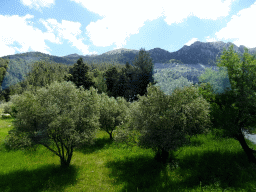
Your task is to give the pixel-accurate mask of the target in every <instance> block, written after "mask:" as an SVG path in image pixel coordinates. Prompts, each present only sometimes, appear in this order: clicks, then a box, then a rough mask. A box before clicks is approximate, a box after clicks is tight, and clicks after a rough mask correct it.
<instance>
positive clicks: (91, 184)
mask: <svg viewBox="0 0 256 192" xmlns="http://www.w3.org/2000/svg"><path fill="white" fill-rule="evenodd" d="M12 121H13V119H8V120H2V119H0V157H1V158H0V191H1V192H2V191H72V192H73V191H108V192H109V191H110V192H111V191H124V192H125V191H147V192H148V191H149V192H150V191H152V192H153V191H154V192H156V191H165V192H166V191H224V190H225V191H246V192H247V191H256V171H255V170H256V166H255V165H252V164H249V163H248V161H247V157H246V155H245V153H244V152H243V150H242V149H241V146H240V144H239V143H238V141H235V140H234V139H218V140H217V139H214V137H213V136H212V135H211V134H209V135H206V136H205V135H199V136H198V137H197V138H196V137H193V138H192V139H191V141H192V144H191V146H186V147H183V148H181V149H180V150H178V151H177V152H175V155H176V156H177V160H176V161H175V162H173V163H170V164H168V165H166V166H163V165H161V164H159V163H157V162H156V161H155V160H154V153H153V151H152V150H151V149H141V148H139V147H136V146H134V147H131V146H127V145H125V144H122V145H121V144H119V145H118V144H116V143H114V142H111V141H109V136H108V134H106V133H104V132H99V134H98V135H97V139H96V142H95V145H93V146H91V147H86V148H83V149H77V150H76V151H75V152H74V155H73V158H72V160H71V165H70V167H69V168H68V169H67V170H61V169H60V168H59V167H60V162H59V158H58V157H57V156H56V155H53V154H52V153H51V152H50V151H48V150H47V149H45V148H44V147H38V148H37V150H36V151H33V150H17V151H7V150H6V149H5V148H4V145H3V140H4V138H5V136H6V135H7V134H8V131H9V130H10V129H11V128H12ZM248 144H249V145H250V146H251V147H252V146H254V147H255V145H254V144H253V143H251V142H249V141H248Z"/></svg>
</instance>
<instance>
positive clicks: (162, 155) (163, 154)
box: [155, 149, 169, 164]
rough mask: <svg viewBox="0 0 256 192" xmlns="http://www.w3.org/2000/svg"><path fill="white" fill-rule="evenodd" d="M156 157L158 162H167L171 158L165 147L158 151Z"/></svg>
mask: <svg viewBox="0 0 256 192" xmlns="http://www.w3.org/2000/svg"><path fill="white" fill-rule="evenodd" d="M155 159H156V160H157V161H158V162H161V163H163V164H166V163H167V161H168V159H169V152H168V151H166V150H164V149H158V150H157V153H156V155H155Z"/></svg>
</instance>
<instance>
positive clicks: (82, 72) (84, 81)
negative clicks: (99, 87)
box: [65, 58, 95, 89]
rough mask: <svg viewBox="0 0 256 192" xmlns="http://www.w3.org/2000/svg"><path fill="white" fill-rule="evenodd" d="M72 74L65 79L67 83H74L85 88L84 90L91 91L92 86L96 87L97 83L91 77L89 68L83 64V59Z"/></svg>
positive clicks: (72, 70)
mask: <svg viewBox="0 0 256 192" xmlns="http://www.w3.org/2000/svg"><path fill="white" fill-rule="evenodd" d="M70 72H71V73H70V74H69V75H67V76H66V77H65V80H66V81H72V82H73V83H75V85H76V86H77V87H80V86H83V88H84V89H89V88H90V87H91V86H93V87H94V85H95V83H94V82H93V81H92V78H91V77H90V76H89V66H88V65H87V64H85V63H84V62H83V59H82V58H80V59H78V60H77V63H76V64H74V67H73V68H71V70H70Z"/></svg>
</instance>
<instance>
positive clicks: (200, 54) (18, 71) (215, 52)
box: [2, 41, 256, 88]
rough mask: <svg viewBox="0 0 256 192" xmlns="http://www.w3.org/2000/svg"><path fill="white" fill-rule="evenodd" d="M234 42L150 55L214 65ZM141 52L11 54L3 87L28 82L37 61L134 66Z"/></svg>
mask: <svg viewBox="0 0 256 192" xmlns="http://www.w3.org/2000/svg"><path fill="white" fill-rule="evenodd" d="M231 44H232V43H230V42H229V43H224V42H222V41H218V42H200V41H196V42H194V43H193V44H191V45H190V46H187V45H184V46H183V47H182V48H181V49H179V50H178V51H175V52H169V51H166V50H164V49H161V48H154V49H150V50H148V51H147V52H148V53H149V54H150V56H151V57H152V59H153V63H155V64H157V63H168V62H169V60H170V59H176V60H180V61H181V62H183V63H184V64H198V63H200V64H204V65H206V64H211V65H216V64H215V62H216V58H217V57H218V56H220V55H221V53H222V51H223V49H224V48H226V49H228V47H229V46H230V45H231ZM244 47H245V46H243V45H241V46H239V47H238V46H236V45H234V50H235V51H236V52H237V53H239V54H242V53H243V52H244ZM138 53H139V50H135V49H125V48H121V49H115V50H112V51H108V52H106V53H103V54H101V55H85V56H83V55H78V54H70V55H66V56H63V57H58V56H53V55H49V54H44V53H40V52H27V53H22V54H15V55H8V56H4V57H2V58H3V59H8V60H9V61H10V63H9V67H8V69H7V73H6V77H5V78H4V81H3V85H2V86H3V88H6V87H8V86H10V85H12V84H16V83H17V82H19V81H21V80H22V79H24V77H25V76H26V74H27V73H28V72H29V70H30V65H31V64H33V63H34V62H36V61H40V60H47V61H49V62H53V63H62V64H66V65H73V64H74V63H76V62H77V60H78V59H79V58H80V57H81V58H83V60H84V62H87V63H89V64H91V63H103V62H107V63H120V64H125V63H126V62H129V63H130V64H132V62H133V61H134V59H135V57H136V55H137V54H138ZM249 53H251V54H255V53H256V48H251V49H249Z"/></svg>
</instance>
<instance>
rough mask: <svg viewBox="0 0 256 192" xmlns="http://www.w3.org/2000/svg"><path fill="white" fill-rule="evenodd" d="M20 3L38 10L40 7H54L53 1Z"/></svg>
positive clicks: (24, 1) (34, 0) (36, 0)
mask: <svg viewBox="0 0 256 192" xmlns="http://www.w3.org/2000/svg"><path fill="white" fill-rule="evenodd" d="M21 3H22V4H23V5H25V6H28V7H29V8H35V9H40V8H41V7H50V6H51V5H54V4H55V0H21Z"/></svg>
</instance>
